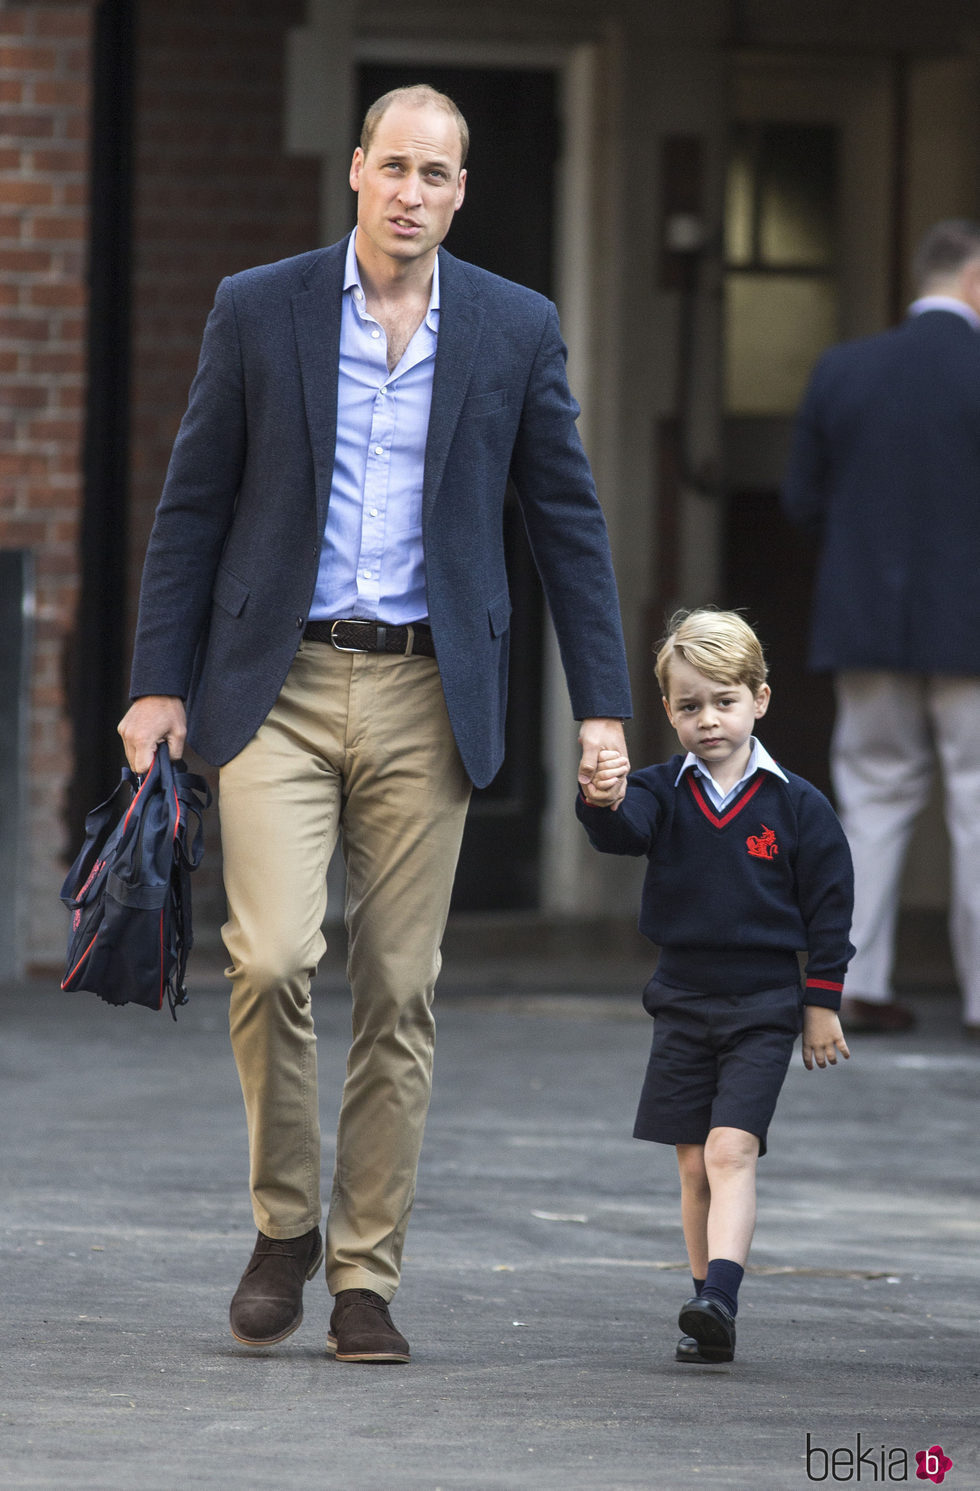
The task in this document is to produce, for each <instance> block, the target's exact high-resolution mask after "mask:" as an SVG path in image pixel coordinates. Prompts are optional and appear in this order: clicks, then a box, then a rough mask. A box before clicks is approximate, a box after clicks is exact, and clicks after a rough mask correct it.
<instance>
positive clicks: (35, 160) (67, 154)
mask: <svg viewBox="0 0 980 1491" xmlns="http://www.w3.org/2000/svg"><path fill="white" fill-rule="evenodd" d="M11 154H14V152H13V151H12V152H11ZM2 160H3V155H2V152H0V163H2ZM31 169H32V170H34V171H53V172H56V173H57V174H58V175H59V176H62V175H66V174H75V175H79V176H84V175H86V174H87V172H88V156H87V155H86V153H85V151H84V150H76V149H74V148H73V147H71V146H68V145H62V146H59V147H56V148H45V149H43V150H35V151H33V152H32V154H31Z"/></svg>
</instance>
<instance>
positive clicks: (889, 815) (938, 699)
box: [831, 670, 980, 1023]
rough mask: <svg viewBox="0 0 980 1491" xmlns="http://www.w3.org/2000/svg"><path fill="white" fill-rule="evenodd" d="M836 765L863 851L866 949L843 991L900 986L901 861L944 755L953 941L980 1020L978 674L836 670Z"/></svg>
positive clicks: (861, 910)
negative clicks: (895, 969)
mask: <svg viewBox="0 0 980 1491" xmlns="http://www.w3.org/2000/svg"><path fill="white" fill-rule="evenodd" d="M835 688H836V693H837V720H836V724H835V726H834V738H833V743H832V746H831V771H832V776H833V782H834V792H835V794H836V797H837V804H838V807H839V809H840V815H841V822H842V823H843V825H844V831H845V833H846V834H847V838H848V842H849V843H850V846H851V854H852V856H853V859H854V923H853V926H852V929H851V941H852V942H853V943H854V945H855V947H856V948H857V952H856V954H855V956H854V958H853V959H852V961H851V964H850V967H849V968H848V970H847V988H846V992H847V993H848V994H851V995H855V996H857V997H858V998H861V999H870V1000H872V1001H882V1000H888V999H890V998H891V994H892V984H891V979H892V964H893V961H894V954H895V922H896V917H897V913H898V903H899V892H900V889H901V878H902V866H903V864H904V862H905V855H906V851H907V849H908V846H909V841H910V839H911V837H912V830H913V828H914V826H915V820H916V819H917V818H918V816H919V814H920V813H921V811H922V809H923V808H924V807H925V805H926V802H927V801H928V798H929V792H930V789H931V785H932V778H933V772H934V770H935V766H936V762H937V760H938V762H939V763H940V764H941V766H942V774H943V784H944V787H945V796H946V826H947V829H948V831H949V839H950V847H951V859H952V894H951V902H952V904H951V907H950V942H951V944H952V949H953V957H954V961H955V963H956V970H957V975H958V978H959V982H960V985H961V988H962V992H963V1018H964V1019H965V1020H966V1021H967V1022H969V1023H980V680H978V679H976V678H956V677H948V676H946V675H943V674H938V673H928V674H925V673H891V672H879V671H871V670H853V671H849V672H846V673H839V674H838V675H837V677H836V679H835Z"/></svg>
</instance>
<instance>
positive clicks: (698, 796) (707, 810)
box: [687, 771, 765, 828]
mask: <svg viewBox="0 0 980 1491" xmlns="http://www.w3.org/2000/svg"><path fill="white" fill-rule="evenodd" d="M687 780H688V782H689V784H690V787H691V791H692V792H693V793H694V801H695V802H696V803H697V805H698V807H699V808H700V809H701V811H702V813H703V814H704V816H705V817H706V818H707V820H708V822H709V823H713V824H714V826H715V828H724V827H725V825H726V824H727V823H731V821H732V819H733V818H734V817H735V816H736V814H738V813H740V812H741V811H742V809H743V808H744V807H746V806H747V805H748V804H749V803H750V802H751V801H752V799H753V797H754V796H755V794H756V793H757V792H758V790H759V788H760V787H761V786H762V783H763V781H764V780H765V777H764V773H763V772H761V771H760V772H759V775H758V777H757V778H756V780H755V781H754V782H753V783H752V786H751V787H747V788H746V789H745V791H744V792H743V793H742V796H741V797H740V798H739V799H738V801H737V802H735V803H733V805H732V806H731V807H730V808H729V809H728V812H727V813H726V814H725V816H724V818H719V817H718V814H717V813H716V812H715V811H714V809H713V808H712V807H711V806H710V805H709V803H708V800H707V798H706V797H705V795H704V793H703V792H702V791H701V788H700V787H699V785H698V783H697V781H696V780H695V777H694V773H693V772H692V771H689V772H687Z"/></svg>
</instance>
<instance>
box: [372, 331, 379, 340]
mask: <svg viewBox="0 0 980 1491" xmlns="http://www.w3.org/2000/svg"><path fill="white" fill-rule="evenodd" d="M371 335H372V336H373V337H374V340H375V341H377V340H378V337H379V336H380V335H381V333H380V331H372V333H371Z"/></svg>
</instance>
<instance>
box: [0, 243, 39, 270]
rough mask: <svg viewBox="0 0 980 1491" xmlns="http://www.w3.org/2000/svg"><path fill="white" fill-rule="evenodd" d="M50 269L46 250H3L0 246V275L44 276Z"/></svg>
mask: <svg viewBox="0 0 980 1491" xmlns="http://www.w3.org/2000/svg"><path fill="white" fill-rule="evenodd" d="M50 268H51V255H50V253H48V251H47V250H46V249H22V248H4V247H3V246H2V245H0V274H45V273H47V271H49V270H50Z"/></svg>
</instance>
